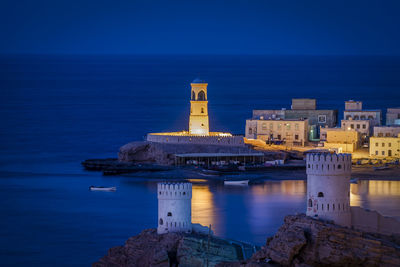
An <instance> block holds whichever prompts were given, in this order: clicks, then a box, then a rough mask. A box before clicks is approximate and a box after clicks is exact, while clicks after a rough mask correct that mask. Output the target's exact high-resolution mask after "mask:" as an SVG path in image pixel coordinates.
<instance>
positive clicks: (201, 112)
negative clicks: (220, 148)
mask: <svg viewBox="0 0 400 267" xmlns="http://www.w3.org/2000/svg"><path fill="white" fill-rule="evenodd" d="M207 85H208V83H206V82H205V81H202V80H199V79H195V80H194V81H193V82H192V83H191V84H190V86H191V99H190V118H189V133H190V134H194V135H209V133H210V129H209V124H208V101H207Z"/></svg>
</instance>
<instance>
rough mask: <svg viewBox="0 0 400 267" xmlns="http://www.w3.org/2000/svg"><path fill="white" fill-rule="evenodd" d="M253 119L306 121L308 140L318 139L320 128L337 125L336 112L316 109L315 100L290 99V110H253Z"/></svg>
mask: <svg viewBox="0 0 400 267" xmlns="http://www.w3.org/2000/svg"><path fill="white" fill-rule="evenodd" d="M253 119H285V120H300V119H308V127H309V128H308V129H307V132H308V138H307V139H309V140H314V139H318V138H319V132H320V128H323V127H335V126H336V124H337V110H328V109H317V102H316V100H315V99H309V98H295V99H292V105H291V109H289V110H288V109H285V108H283V109H281V110H253Z"/></svg>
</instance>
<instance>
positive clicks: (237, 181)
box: [224, 180, 249, 185]
mask: <svg viewBox="0 0 400 267" xmlns="http://www.w3.org/2000/svg"><path fill="white" fill-rule="evenodd" d="M224 184H225V185H249V180H231V181H228V180H225V181H224Z"/></svg>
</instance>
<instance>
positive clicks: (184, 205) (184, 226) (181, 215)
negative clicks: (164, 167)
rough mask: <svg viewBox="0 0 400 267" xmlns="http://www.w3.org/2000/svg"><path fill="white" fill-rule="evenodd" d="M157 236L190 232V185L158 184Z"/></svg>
mask: <svg viewBox="0 0 400 267" xmlns="http://www.w3.org/2000/svg"><path fill="white" fill-rule="evenodd" d="M157 196H158V228H157V233H158V234H165V233H170V232H185V233H190V232H191V231H192V184H191V183H158V187H157Z"/></svg>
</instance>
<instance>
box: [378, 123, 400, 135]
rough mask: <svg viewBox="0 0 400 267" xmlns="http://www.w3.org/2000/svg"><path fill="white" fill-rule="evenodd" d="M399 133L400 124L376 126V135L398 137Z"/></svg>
mask: <svg viewBox="0 0 400 267" xmlns="http://www.w3.org/2000/svg"><path fill="white" fill-rule="evenodd" d="M399 134H400V125H392V126H375V127H374V136H376V137H397V136H398V135H399Z"/></svg>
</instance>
